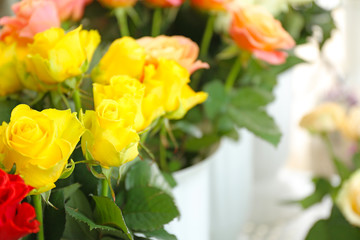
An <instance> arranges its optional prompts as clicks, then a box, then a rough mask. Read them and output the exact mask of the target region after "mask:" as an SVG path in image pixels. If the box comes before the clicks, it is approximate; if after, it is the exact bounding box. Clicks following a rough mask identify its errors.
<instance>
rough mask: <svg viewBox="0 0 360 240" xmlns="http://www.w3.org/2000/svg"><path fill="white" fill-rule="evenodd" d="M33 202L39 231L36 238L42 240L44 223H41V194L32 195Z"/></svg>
mask: <svg viewBox="0 0 360 240" xmlns="http://www.w3.org/2000/svg"><path fill="white" fill-rule="evenodd" d="M32 200H33V204H34V207H35V212H36V219H37V220H38V221H39V223H40V226H39V229H40V230H39V232H38V233H37V240H44V239H45V238H44V224H43V211H42V204H41V195H32Z"/></svg>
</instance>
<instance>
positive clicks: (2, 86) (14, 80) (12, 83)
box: [0, 42, 22, 96]
mask: <svg viewBox="0 0 360 240" xmlns="http://www.w3.org/2000/svg"><path fill="white" fill-rule="evenodd" d="M16 55H17V54H16V46H15V43H13V44H6V43H4V42H0V96H5V95H7V94H10V93H14V92H17V91H19V90H21V88H22V86H21V82H20V78H19V76H18V74H17V71H16V61H17V59H16Z"/></svg>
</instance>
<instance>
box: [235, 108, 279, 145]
mask: <svg viewBox="0 0 360 240" xmlns="http://www.w3.org/2000/svg"><path fill="white" fill-rule="evenodd" d="M229 114H230V116H231V118H232V119H233V121H234V122H235V123H236V124H237V126H238V127H245V128H247V129H248V130H249V131H251V132H252V133H254V134H255V135H256V136H258V137H260V138H262V139H264V140H266V141H267V142H269V143H271V144H272V145H274V146H277V145H278V144H279V142H280V139H281V132H280V130H279V128H278V127H277V125H276V123H275V122H274V120H273V119H272V118H271V117H270V116H269V115H268V114H267V113H266V112H265V111H264V110H261V109H236V108H233V107H232V108H230V109H229Z"/></svg>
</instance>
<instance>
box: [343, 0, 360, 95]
mask: <svg viewBox="0 0 360 240" xmlns="http://www.w3.org/2000/svg"><path fill="white" fill-rule="evenodd" d="M343 4H344V9H345V48H346V64H345V66H346V69H345V73H346V82H347V83H348V85H349V86H351V87H355V88H356V89H357V90H359V88H360V68H359V65H360V45H359V42H360V31H359V30H358V29H357V27H356V24H355V23H358V22H360V1H359V0H344V1H343Z"/></svg>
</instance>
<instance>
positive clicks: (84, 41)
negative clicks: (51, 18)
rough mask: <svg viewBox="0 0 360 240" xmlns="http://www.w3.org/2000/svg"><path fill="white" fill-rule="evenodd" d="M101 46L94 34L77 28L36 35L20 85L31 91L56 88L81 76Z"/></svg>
mask: <svg viewBox="0 0 360 240" xmlns="http://www.w3.org/2000/svg"><path fill="white" fill-rule="evenodd" d="M99 43H100V35H99V34H98V32H97V31H86V30H81V27H78V28H76V29H75V30H72V31H70V32H68V33H65V32H64V30H63V29H61V28H51V29H48V30H46V31H44V32H41V33H38V34H36V35H35V37H34V42H33V43H32V44H29V45H28V54H27V57H26V58H25V66H26V71H27V72H28V73H30V74H29V75H28V76H27V75H25V76H24V79H23V82H25V83H27V85H26V87H27V88H30V89H33V90H40V91H46V90H51V89H56V88H57V86H58V84H59V83H62V82H64V81H65V80H67V79H69V78H72V77H77V76H79V75H81V74H83V73H84V72H85V71H86V70H87V69H88V65H89V63H90V61H91V58H92V55H93V53H94V51H95V49H96V47H97V46H98V44H99Z"/></svg>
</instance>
